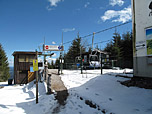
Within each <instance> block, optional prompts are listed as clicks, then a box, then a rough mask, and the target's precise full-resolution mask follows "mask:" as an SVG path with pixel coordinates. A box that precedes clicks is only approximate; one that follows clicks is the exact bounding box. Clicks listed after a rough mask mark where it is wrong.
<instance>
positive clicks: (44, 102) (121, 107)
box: [0, 69, 152, 114]
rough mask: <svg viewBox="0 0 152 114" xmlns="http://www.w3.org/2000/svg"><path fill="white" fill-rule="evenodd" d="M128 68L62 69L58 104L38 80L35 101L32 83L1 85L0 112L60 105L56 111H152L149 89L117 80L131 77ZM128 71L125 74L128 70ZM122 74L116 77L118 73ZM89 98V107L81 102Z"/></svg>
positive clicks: (37, 111)
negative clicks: (62, 97) (64, 94)
mask: <svg viewBox="0 0 152 114" xmlns="http://www.w3.org/2000/svg"><path fill="white" fill-rule="evenodd" d="M132 72H133V70H132V69H123V70H120V69H119V70H112V69H110V70H108V69H104V70H103V74H102V75H101V74H100V73H101V71H100V70H84V71H83V74H81V72H80V71H78V70H64V71H63V73H64V74H63V75H60V77H61V79H62V80H63V82H64V84H65V86H66V87H67V89H68V92H69V96H68V98H67V100H66V104H65V105H64V106H60V105H59V104H58V103H57V100H55V97H54V95H53V94H52V95H47V94H46V84H45V83H44V82H43V83H39V103H38V104H36V101H35V91H36V88H35V84H34V82H31V83H29V84H27V85H23V86H20V85H12V86H6V84H7V83H6V82H2V83H0V86H5V87H4V88H2V89H0V114H14V113H18V114H51V113H53V112H54V110H55V109H56V108H60V109H59V111H58V113H59V114H103V113H102V112H103V111H104V112H106V114H110V113H111V114H152V105H151V102H152V90H151V89H143V88H138V87H126V86H124V85H121V84H120V81H125V80H129V78H125V77H132V76H133V74H130V73H132ZM128 73H129V74H128ZM119 75H120V76H123V77H120V76H119ZM86 100H88V101H90V102H92V104H94V105H96V107H97V108H91V107H90V106H89V105H87V104H86V103H85V102H86Z"/></svg>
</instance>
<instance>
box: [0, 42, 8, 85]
mask: <svg viewBox="0 0 152 114" xmlns="http://www.w3.org/2000/svg"><path fill="white" fill-rule="evenodd" d="M9 77H10V73H9V63H8V60H7V57H6V53H5V51H4V50H3V47H2V45H1V44H0V82H2V81H6V80H8V78H9Z"/></svg>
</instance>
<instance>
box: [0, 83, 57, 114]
mask: <svg viewBox="0 0 152 114" xmlns="http://www.w3.org/2000/svg"><path fill="white" fill-rule="evenodd" d="M0 85H6V83H3V82H1V83H0ZM45 88H46V86H45V83H39V103H38V104H36V100H35V96H36V94H35V93H36V87H35V84H34V82H31V83H29V84H27V85H24V86H19V85H17V86H16V85H14V86H5V87H4V88H2V89H0V114H50V112H51V111H52V109H53V108H54V107H55V106H54V105H55V104H57V101H56V100H54V96H53V95H46V89H45Z"/></svg>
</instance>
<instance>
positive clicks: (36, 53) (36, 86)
mask: <svg viewBox="0 0 152 114" xmlns="http://www.w3.org/2000/svg"><path fill="white" fill-rule="evenodd" d="M37 55H38V52H37V50H36V60H37ZM37 103H38V71H36V104H37Z"/></svg>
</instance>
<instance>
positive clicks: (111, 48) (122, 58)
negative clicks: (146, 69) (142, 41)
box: [104, 32, 133, 68]
mask: <svg viewBox="0 0 152 114" xmlns="http://www.w3.org/2000/svg"><path fill="white" fill-rule="evenodd" d="M104 51H106V52H109V54H110V57H111V59H112V60H117V62H115V66H118V67H121V68H132V67H133V48H132V33H130V32H126V33H124V34H123V35H122V38H121V36H120V34H119V33H118V32H115V33H114V36H113V40H112V41H111V42H110V43H108V44H107V46H106V47H105V49H104Z"/></svg>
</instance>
